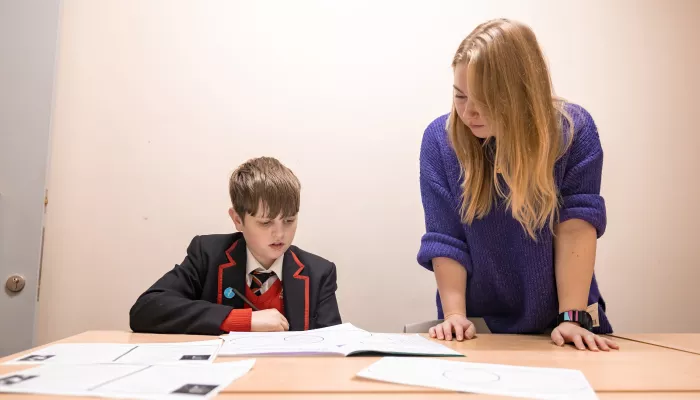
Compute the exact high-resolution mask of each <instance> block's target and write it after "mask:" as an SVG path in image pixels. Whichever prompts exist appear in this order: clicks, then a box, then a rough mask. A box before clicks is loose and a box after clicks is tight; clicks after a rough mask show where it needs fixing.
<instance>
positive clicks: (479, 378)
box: [442, 367, 501, 385]
mask: <svg viewBox="0 0 700 400" xmlns="http://www.w3.org/2000/svg"><path fill="white" fill-rule="evenodd" d="M442 376H444V377H445V378H446V379H449V380H451V381H453V382H458V383H465V384H470V385H473V384H484V383H493V382H498V381H499V380H501V377H500V376H499V375H498V374H495V373H493V372H490V371H484V370H481V369H479V368H468V367H467V368H457V369H451V370H447V371H445V372H443V373H442Z"/></svg>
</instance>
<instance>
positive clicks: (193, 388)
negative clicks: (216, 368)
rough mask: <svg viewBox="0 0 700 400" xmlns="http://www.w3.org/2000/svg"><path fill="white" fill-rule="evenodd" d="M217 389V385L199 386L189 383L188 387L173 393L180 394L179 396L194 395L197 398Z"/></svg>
mask: <svg viewBox="0 0 700 400" xmlns="http://www.w3.org/2000/svg"><path fill="white" fill-rule="evenodd" d="M214 389H216V385H198V384H193V383H189V384H187V385H184V386H182V387H180V388H179V389H177V390H176V391H174V392H173V393H179V394H192V395H196V396H205V395H206V394H208V393H209V392H211V391H212V390H214Z"/></svg>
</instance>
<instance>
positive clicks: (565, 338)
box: [552, 322, 620, 351]
mask: <svg viewBox="0 0 700 400" xmlns="http://www.w3.org/2000/svg"><path fill="white" fill-rule="evenodd" d="M552 341H553V342H554V344H556V345H557V346H563V345H564V343H573V344H574V346H576V348H577V349H579V350H586V346H588V349H589V350H592V351H598V350H603V351H610V349H615V350H619V349H620V346H618V344H617V343H615V342H613V341H612V340H610V339H608V338H606V337H602V336H598V335H596V334H595V333H593V332H590V331H587V330H586V329H584V328H581V327H580V326H579V325H578V324H576V323H573V322H562V323H561V324H560V325H559V326H557V327H556V328H554V330H553V331H552Z"/></svg>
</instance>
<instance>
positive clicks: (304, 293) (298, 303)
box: [282, 248, 309, 331]
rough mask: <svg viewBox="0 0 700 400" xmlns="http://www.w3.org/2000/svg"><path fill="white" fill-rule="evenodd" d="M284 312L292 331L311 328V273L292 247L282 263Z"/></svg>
mask: <svg viewBox="0 0 700 400" xmlns="http://www.w3.org/2000/svg"><path fill="white" fill-rule="evenodd" d="M282 276H283V279H282V288H283V289H284V313H285V314H287V315H286V316H287V322H289V330H290V331H301V330H305V331H307V330H309V274H308V271H307V270H306V269H305V268H304V264H302V263H301V261H299V258H298V257H297V255H296V254H294V251H293V250H292V249H291V248H290V249H289V250H287V252H286V253H285V254H284V262H283V264H282Z"/></svg>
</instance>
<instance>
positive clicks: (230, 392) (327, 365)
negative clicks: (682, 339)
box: [0, 331, 700, 400]
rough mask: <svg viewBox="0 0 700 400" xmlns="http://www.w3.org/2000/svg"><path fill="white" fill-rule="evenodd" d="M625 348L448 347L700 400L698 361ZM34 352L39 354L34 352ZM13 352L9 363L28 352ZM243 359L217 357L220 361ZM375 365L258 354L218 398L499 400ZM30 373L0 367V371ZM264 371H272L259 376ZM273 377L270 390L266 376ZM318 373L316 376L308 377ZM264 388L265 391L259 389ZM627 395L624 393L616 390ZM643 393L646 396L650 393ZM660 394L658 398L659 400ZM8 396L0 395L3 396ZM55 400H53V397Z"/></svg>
mask: <svg viewBox="0 0 700 400" xmlns="http://www.w3.org/2000/svg"><path fill="white" fill-rule="evenodd" d="M208 339H211V337H208V336H191V335H145V334H134V333H129V332H117V331H90V332H85V333H83V334H80V335H76V336H72V337H70V338H67V339H64V340H60V341H58V342H56V343H71V342H72V343H76V342H116V343H144V342H151V343H155V342H178V341H191V340H208ZM617 340H618V342H619V343H620V347H621V350H620V351H612V352H609V353H604V352H599V353H593V352H589V351H586V352H584V351H579V350H576V349H574V348H573V347H565V348H559V347H556V346H554V345H553V344H552V343H551V342H550V339H549V337H546V336H514V335H491V334H486V335H479V337H478V338H477V339H474V340H470V341H464V342H445V344H446V345H447V346H449V347H452V348H454V349H455V350H457V351H460V352H462V353H464V354H466V355H467V357H466V358H463V359H456V358H450V360H452V361H472V362H486V363H497V364H511V365H522V366H536V367H559V368H573V369H579V370H581V371H582V372H583V373H584V374H585V375H586V378H587V379H588V381H589V382H590V383H591V386H592V387H593V389H594V390H595V391H596V392H598V393H599V396H600V398H601V399H610V400H628V399H630V400H631V399H633V398H634V399H642V400H644V399H651V398H658V397H663V398H670V399H691V398H700V357H699V356H697V355H695V354H691V353H687V352H681V351H677V350H673V349H668V348H664V347H659V346H653V345H649V344H646V343H640V342H635V341H629V340H625V339H617ZM33 350H35V349H33ZM30 351H31V350H29V351H26V352H22V353H18V354H15V355H13V356H10V357H7V358H5V359H0V362H4V361H7V360H8V359H10V358H15V357H18V356H19V355H21V354H25V353H29V352H30ZM236 359H238V358H233V357H220V358H219V359H218V360H217V361H232V360H236ZM376 360H378V358H377V357H347V358H346V357H295V358H293V357H257V362H256V364H255V367H254V368H253V370H252V371H251V372H249V373H248V374H247V375H245V376H243V377H242V378H240V379H238V380H237V381H235V382H233V383H232V384H231V385H230V386H228V387H227V388H225V389H224V390H223V392H222V394H221V395H220V396H219V397H220V398H221V399H231V400H233V399H234V398H240V395H241V394H245V396H246V398H248V397H250V398H253V399H261V400H262V399H272V398H275V399H276V398H281V399H283V400H284V399H289V400H292V399H312V400H313V399H321V398H328V397H333V398H337V399H348V400H350V399H351V398H355V397H357V395H359V394H362V397H363V398H372V399H375V398H376V399H378V398H381V399H388V398H393V397H394V396H393V395H396V396H397V397H396V398H399V397H400V398H408V399H419V398H425V396H426V394H428V393H430V398H438V399H445V400H448V399H456V398H468V399H481V398H483V399H495V398H497V397H493V396H480V395H470V394H467V395H465V394H463V393H449V392H443V391H438V390H435V389H430V388H420V387H411V386H403V385H395V384H389V383H383V382H375V381H370V380H365V379H360V378H355V374H356V373H357V372H359V371H360V370H361V369H363V368H365V367H367V366H368V365H370V364H372V363H373V362H375V361H376ZM26 368H31V367H27V366H9V365H0V374H5V373H8V372H12V371H17V370H21V369H26ZM262 371H266V372H267V374H264V373H262ZM268 371H273V373H275V375H276V379H275V383H274V385H271V383H270V378H269V372H268ZM311 376H313V379H311ZM261 388H262V390H261ZM619 392H626V393H619ZM645 392H646V393H645ZM655 394H659V396H656V397H655V396H654V395H655ZM5 398H9V396H7V395H4V396H3V395H0V399H5ZM48 398H52V397H51V396H22V399H23V400H37V399H48ZM53 398H55V397H53Z"/></svg>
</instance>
